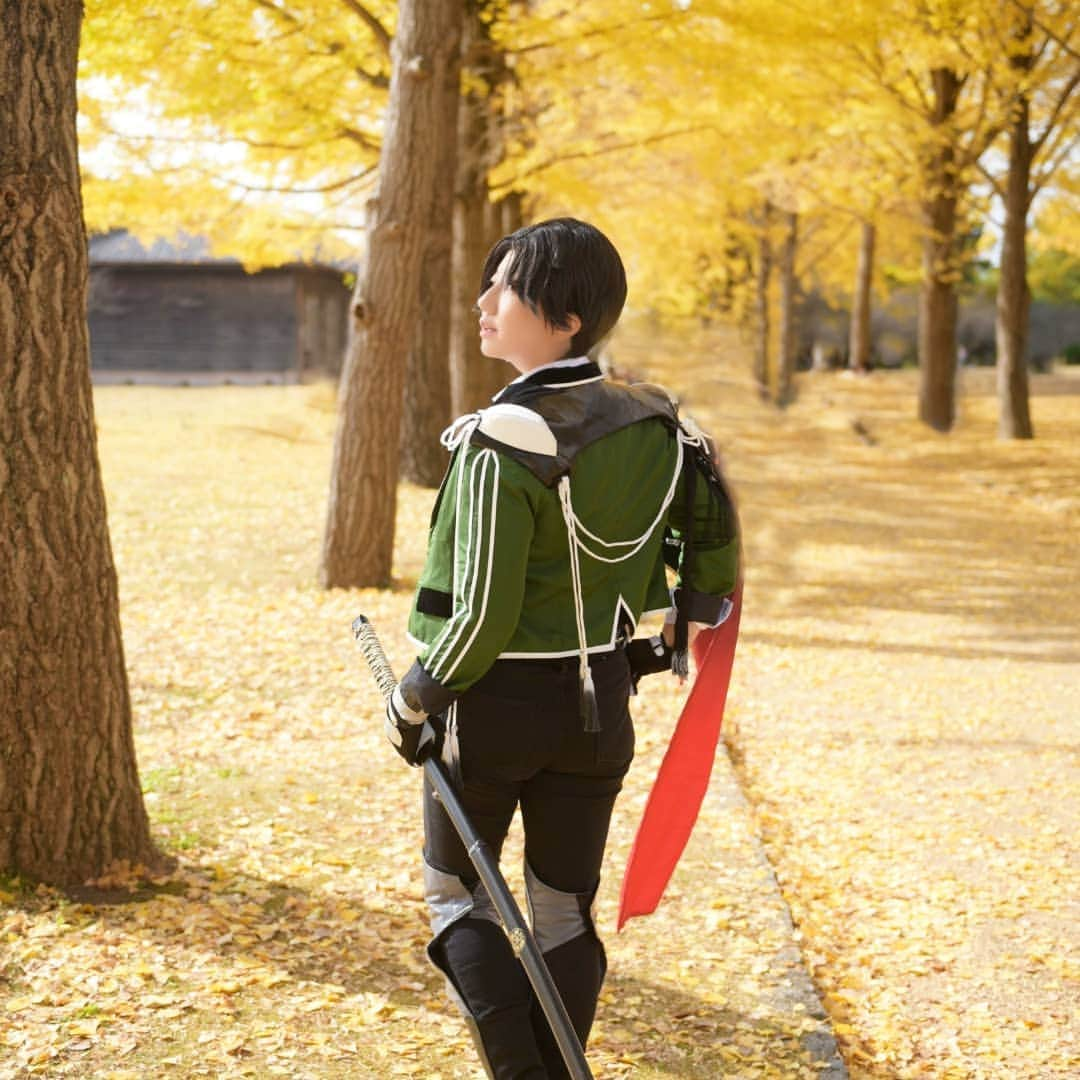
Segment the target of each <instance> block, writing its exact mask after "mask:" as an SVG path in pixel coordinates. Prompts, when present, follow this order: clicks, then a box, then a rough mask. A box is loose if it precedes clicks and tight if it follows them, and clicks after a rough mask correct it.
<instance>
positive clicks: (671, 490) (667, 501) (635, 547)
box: [566, 433, 683, 563]
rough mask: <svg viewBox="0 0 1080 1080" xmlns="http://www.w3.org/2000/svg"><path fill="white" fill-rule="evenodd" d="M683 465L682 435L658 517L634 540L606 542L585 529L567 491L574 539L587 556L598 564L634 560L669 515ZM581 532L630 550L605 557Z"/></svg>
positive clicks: (599, 541)
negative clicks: (667, 514) (582, 536)
mask: <svg viewBox="0 0 1080 1080" xmlns="http://www.w3.org/2000/svg"><path fill="white" fill-rule="evenodd" d="M682 465H683V440H682V437H681V433H680V438H679V442H678V454H677V455H676V458H675V471H674V472H673V473H672V476H671V483H670V484H669V485H668V489H667V492H666V494H665V495H664V498H663V500H662V501H661V503H660V509H659V510H658V511H657V512H656V517H654V518H653V520H652V522H651V523H650V524H649V527H648V528H647V529H646V530H645V531H644V532H643V533H642V534H641V535H640V536H638V537H635V538H634V539H633V540H604V539H603V538H602V537H599V536H597V535H596V534H595V533H593V532H590V531H589V530H588V529H587V528H586V527H585V524H584V522H582V520H581V518H579V517H578V516H577V514H575V513H574V508H573V505H572V504H570V502H569V500H570V493H569V490H567V496H566V497H567V504H568V505H569V509H570V513H571V515H572V516H573V519H574V539H575V542H576V543H577V545H578V546H579V547H580V548H581V550H582V551H584V552H585V554H586V555H588V556H590V557H591V558H593V559H596V561H597V562H603V563H620V562H625V561H626V560H627V559H631V558H633V557H634V556H635V555H636V554H637V553H638V552H639V551H640V550H641V549H642V548H643V547H644V546H645V545H646V544H647V543H648V541H649V537H650V536H652V534H653V533H654V532H655V531H656V527H657V525H659V524H660V522H661V521H663V519H664V515H665V514H666V513H667V508H668V507H669V506H670V505H671V500H672V499H674V498H675V489H676V488H677V487H678V484H679V474H680V473H681V472H682ZM579 532H580V533H584V534H585V535H586V536H587V537H589V539H590V540H593V541H595V542H596V543H597V544H600V545H601V546H602V547H607V548H615V547H629V548H630V550H629V551H627V552H625V553H624V554H622V555H615V556H612V557H610V558H609V557H607V556H605V555H601V554H599V552H596V551H593V550H592V549H591V548H590V547H589V546H588V544H586V543H585V542H584V541H582V540H581V539H579V538H578V535H577V534H578V533H579Z"/></svg>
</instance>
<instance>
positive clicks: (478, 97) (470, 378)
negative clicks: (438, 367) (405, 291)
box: [450, 6, 515, 416]
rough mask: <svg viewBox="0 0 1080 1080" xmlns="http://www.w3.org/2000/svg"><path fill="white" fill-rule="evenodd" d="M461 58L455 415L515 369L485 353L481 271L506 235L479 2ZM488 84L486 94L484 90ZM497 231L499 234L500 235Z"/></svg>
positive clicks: (492, 76) (490, 59)
mask: <svg viewBox="0 0 1080 1080" xmlns="http://www.w3.org/2000/svg"><path fill="white" fill-rule="evenodd" d="M462 56H463V57H464V63H465V64H466V65H467V67H468V68H469V74H470V75H471V76H472V78H471V79H470V86H469V88H468V89H466V91H465V92H464V93H463V94H462V95H461V100H460V102H459V111H458V123H457V137H458V144H457V145H458V158H457V178H456V185H455V186H456V195H455V199H454V251H453V279H454V300H453V304H454V307H453V312H452V314H451V319H450V333H451V347H450V396H451V402H452V404H453V412H454V415H455V416H460V415H461V414H462V413H466V412H472V411H473V410H474V409H480V408H484V407H485V406H487V405H490V404H491V395H492V394H494V393H495V392H496V391H497V390H499V389H500V388H501V387H503V386H505V385H506V383H507V382H508V381H509V379H510V378H512V377H513V375H514V374H515V372H514V371H513V370H512V369H511V368H509V367H508V366H507V364H506V363H504V362H503V361H502V360H495V359H493V358H492V357H489V356H485V355H484V354H483V353H482V352H481V351H480V333H479V321H478V317H477V314H476V310H475V308H476V300H477V298H478V297H479V295H480V292H481V289H480V284H481V283H480V273H481V271H482V270H483V266H484V260H485V259H486V258H487V253H488V252H489V251H490V250H491V246H492V244H493V243H495V242H496V241H497V240H499V239H501V238H502V236H503V235H504V233H503V231H502V228H501V222H500V224H499V227H498V228H496V227H495V225H494V217H493V211H492V209H491V204H490V197H489V192H488V183H487V175H488V169H489V168H490V167H491V165H492V158H493V155H494V153H495V150H494V147H495V142H496V136H497V132H496V124H497V121H498V118H497V117H496V116H495V115H494V114H493V111H492V107H491V99H490V90H491V88H492V87H493V85H494V83H495V81H496V79H497V77H498V76H497V70H496V68H497V65H496V64H495V59H494V57H495V54H494V52H493V46H492V44H491V41H490V37H489V34H488V30H487V26H486V24H485V23H484V22H483V20H482V19H481V18H480V10H479V6H471V7H470V12H469V14H468V15H467V16H466V19H465V26H464V29H463V32H462ZM480 84H483V85H484V86H486V87H487V88H488V91H489V92H487V93H485V92H484V91H482V90H481V89H479V85H480ZM496 232H497V233H498V235H497V236H496V235H494V234H495V233H496Z"/></svg>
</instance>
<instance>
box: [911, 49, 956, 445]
mask: <svg viewBox="0 0 1080 1080" xmlns="http://www.w3.org/2000/svg"><path fill="white" fill-rule="evenodd" d="M932 78H933V86H934V111H933V115H932V118H931V119H932V124H933V128H934V133H933V134H934V142H933V145H932V146H931V147H930V148H929V149H928V151H927V155H926V161H925V171H924V175H923V190H924V192H925V193H926V194H925V196H924V198H923V203H922V212H923V229H924V236H923V242H922V286H921V290H920V294H919V419H920V420H922V421H923V423H925V424H928V425H929V426H930V427H932V428H934V429H935V430H936V431H949V430H950V429H951V428H952V426H953V422H954V420H955V418H956V316H957V299H956V280H957V276H958V272H959V266H958V259H957V251H956V208H957V203H958V182H957V178H956V176H955V175H954V166H955V157H956V155H955V149H954V146H953V144H952V142H951V138H950V134H949V129H950V124H951V121H952V118H953V115H954V114H955V112H956V104H957V98H958V97H959V94H960V81H959V79H958V78H957V76H956V72H955V71H952V70H951V69H950V68H936V69H935V70H934V71H933V72H932Z"/></svg>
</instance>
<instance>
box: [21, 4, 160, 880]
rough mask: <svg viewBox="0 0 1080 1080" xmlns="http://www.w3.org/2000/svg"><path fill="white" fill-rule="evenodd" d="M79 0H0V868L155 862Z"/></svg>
mask: <svg viewBox="0 0 1080 1080" xmlns="http://www.w3.org/2000/svg"><path fill="white" fill-rule="evenodd" d="M81 18H82V4H81V3H80V2H78V0H54V2H52V3H44V2H42V0H0V25H2V26H3V32H2V33H0V132H3V156H2V160H0V206H2V207H3V210H4V216H3V218H2V224H0V385H2V386H3V392H2V393H0V871H4V872H12V873H18V874H22V875H24V876H26V877H28V878H31V879H36V880H40V881H46V882H50V883H53V884H58V885H71V884H76V883H78V882H82V881H86V880H87V879H89V878H93V877H97V876H100V875H101V874H102V873H104V872H105V870H106V869H107V868H108V866H109V864H110V863H112V862H113V861H114V860H119V859H125V860H128V861H129V862H131V863H133V864H135V863H141V864H144V865H152V864H154V863H155V862H156V861H157V855H156V853H155V851H154V849H153V846H152V844H151V841H150V829H149V824H148V822H147V818H146V811H145V809H144V807H143V801H142V793H141V789H140V784H139V777H138V771H137V769H136V764H135V747H134V743H133V741H132V733H131V700H130V697H129V695H128V683H127V675H126V673H125V670H124V650H123V644H122V640H121V634H120V614H119V605H118V600H117V581H116V568H115V566H114V564H113V557H112V548H111V546H110V543H109V532H108V525H107V522H106V513H105V493H104V490H103V487H102V482H101V470H100V466H99V463H98V455H97V435H96V431H95V426H94V409H93V397H92V393H91V388H90V352H89V340H88V332H87V326H86V293H87V252H86V230H85V227H84V225H83V217H82V194H81V190H80V186H79V163H78V147H77V141H76V133H75V112H76V100H75V73H76V62H77V58H78V51H79V30H80V22H81Z"/></svg>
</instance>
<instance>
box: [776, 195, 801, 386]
mask: <svg viewBox="0 0 1080 1080" xmlns="http://www.w3.org/2000/svg"><path fill="white" fill-rule="evenodd" d="M784 217H785V220H786V225H787V228H786V229H785V231H784V246H783V249H782V250H781V253H780V328H779V333H778V334H777V342H776V404H777V405H779V406H781V407H783V406H785V405H788V404H790V403H791V398H792V389H793V384H792V375H793V369H794V366H795V330H796V327H795V289H796V286H797V282H796V280H795V252H796V249H797V246H798V230H799V215H798V214H796V213H794V212H790V213H787V214H785V215H784Z"/></svg>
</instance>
